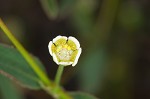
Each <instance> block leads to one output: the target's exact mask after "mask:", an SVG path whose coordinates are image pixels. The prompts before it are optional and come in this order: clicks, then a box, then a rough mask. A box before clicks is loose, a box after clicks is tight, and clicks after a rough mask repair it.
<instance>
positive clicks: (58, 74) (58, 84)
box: [55, 65, 64, 90]
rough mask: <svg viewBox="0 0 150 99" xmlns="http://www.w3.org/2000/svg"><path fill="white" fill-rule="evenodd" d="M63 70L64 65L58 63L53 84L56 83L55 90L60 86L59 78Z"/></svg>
mask: <svg viewBox="0 0 150 99" xmlns="http://www.w3.org/2000/svg"><path fill="white" fill-rule="evenodd" d="M63 70H64V66H63V65H59V67H58V70H57V73H56V76H55V84H56V88H55V89H56V90H57V88H58V87H59V86H60V80H61V76H62V74H63Z"/></svg>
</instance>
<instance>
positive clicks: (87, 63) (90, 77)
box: [79, 48, 107, 93]
mask: <svg viewBox="0 0 150 99" xmlns="http://www.w3.org/2000/svg"><path fill="white" fill-rule="evenodd" d="M106 56H107V54H106V51H105V49H104V48H101V49H96V50H94V51H93V50H92V51H90V52H89V53H88V57H85V60H83V61H82V62H81V66H80V69H79V75H80V76H79V78H80V80H79V82H80V87H81V88H82V89H84V90H86V91H88V92H91V93H95V92H97V91H98V90H100V88H101V85H102V81H103V76H104V75H105V72H106V71H105V70H106V66H105V65H106V64H105V63H106ZM97 85H99V87H97Z"/></svg>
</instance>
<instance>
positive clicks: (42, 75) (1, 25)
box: [0, 18, 51, 85]
mask: <svg viewBox="0 0 150 99" xmlns="http://www.w3.org/2000/svg"><path fill="white" fill-rule="evenodd" d="M0 28H1V29H2V30H3V31H4V33H5V34H6V36H7V37H8V38H9V39H10V41H11V42H12V43H13V44H14V45H15V47H16V48H17V50H18V51H19V52H20V53H21V54H22V56H23V57H24V58H25V60H26V61H27V62H28V63H29V66H31V68H32V69H33V70H34V72H35V73H36V74H37V75H38V76H39V78H40V79H41V80H42V82H43V83H44V84H45V85H50V84H51V81H50V80H49V79H48V77H47V76H46V74H45V73H44V72H43V71H42V70H41V69H40V68H39V66H38V65H37V64H36V62H35V61H34V60H33V58H32V57H31V56H30V54H29V53H28V52H27V51H26V50H25V48H24V47H23V46H22V45H21V44H20V43H19V41H18V40H17V39H16V38H15V37H14V36H13V34H12V33H11V32H10V31H9V29H8V28H7V26H6V25H5V24H4V23H3V21H2V20H1V18H0Z"/></svg>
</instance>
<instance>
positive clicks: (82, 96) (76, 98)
mask: <svg viewBox="0 0 150 99" xmlns="http://www.w3.org/2000/svg"><path fill="white" fill-rule="evenodd" d="M70 95H71V96H72V97H73V99H98V98H96V97H94V96H92V95H90V94H87V93H83V92H71V93H70Z"/></svg>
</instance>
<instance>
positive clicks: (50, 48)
mask: <svg viewBox="0 0 150 99" xmlns="http://www.w3.org/2000/svg"><path fill="white" fill-rule="evenodd" d="M52 45H53V43H52V41H50V42H49V44H48V50H49V53H50V55H51V56H52V55H53V54H52V53H53V52H52Z"/></svg>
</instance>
